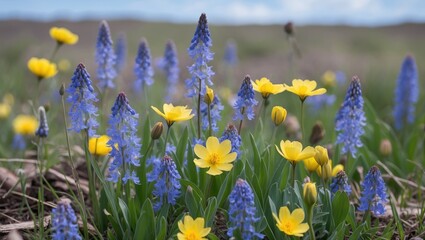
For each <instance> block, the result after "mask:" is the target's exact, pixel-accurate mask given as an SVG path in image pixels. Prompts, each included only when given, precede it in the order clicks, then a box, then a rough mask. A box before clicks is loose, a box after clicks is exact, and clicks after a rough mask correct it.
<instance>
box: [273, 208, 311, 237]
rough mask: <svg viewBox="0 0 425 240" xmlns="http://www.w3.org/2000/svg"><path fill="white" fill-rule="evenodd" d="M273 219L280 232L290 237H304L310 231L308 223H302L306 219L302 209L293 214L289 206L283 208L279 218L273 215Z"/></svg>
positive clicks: (280, 210)
mask: <svg viewBox="0 0 425 240" xmlns="http://www.w3.org/2000/svg"><path fill="white" fill-rule="evenodd" d="M273 217H274V219H275V220H276V226H277V227H278V228H279V230H280V231H282V232H284V233H285V234H286V235H288V236H296V237H302V236H303V235H304V233H305V232H307V231H308V229H309V226H308V224H307V223H302V222H303V221H304V218H305V214H304V210H303V209H302V208H297V209H295V210H294V211H293V212H292V213H291V212H290V211H289V209H288V207H287V206H285V207H281V208H280V209H279V216H277V215H276V214H275V213H273Z"/></svg>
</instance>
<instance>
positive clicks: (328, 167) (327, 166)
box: [316, 160, 344, 178]
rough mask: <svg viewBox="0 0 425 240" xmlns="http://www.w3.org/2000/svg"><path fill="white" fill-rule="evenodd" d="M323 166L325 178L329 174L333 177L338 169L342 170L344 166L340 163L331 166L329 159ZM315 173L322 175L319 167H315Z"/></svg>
mask: <svg viewBox="0 0 425 240" xmlns="http://www.w3.org/2000/svg"><path fill="white" fill-rule="evenodd" d="M324 166H325V171H326V172H325V178H326V177H327V178H329V177H330V176H332V177H335V176H336V175H337V174H338V173H339V172H340V171H344V166H343V165H342V164H337V165H336V166H335V167H333V168H332V160H329V161H328V163H327V164H325V165H324ZM316 173H317V175H319V177H322V169H321V168H320V167H319V168H317V169H316Z"/></svg>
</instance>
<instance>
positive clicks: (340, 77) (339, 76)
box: [335, 71, 347, 86]
mask: <svg viewBox="0 0 425 240" xmlns="http://www.w3.org/2000/svg"><path fill="white" fill-rule="evenodd" d="M335 79H336V84H337V86H343V85H344V84H345V83H346V82H347V77H346V76H345V73H344V72H343V71H335Z"/></svg>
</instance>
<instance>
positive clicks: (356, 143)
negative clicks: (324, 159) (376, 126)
mask: <svg viewBox="0 0 425 240" xmlns="http://www.w3.org/2000/svg"><path fill="white" fill-rule="evenodd" d="M365 125H366V117H365V113H364V111H363V97H362V89H361V86H360V80H359V78H358V77H357V76H354V77H353V79H352V81H351V84H350V86H349V87H348V89H347V94H346V95H345V99H344V103H343V104H342V106H341V108H340V109H339V111H338V113H337V115H336V118H335V130H336V131H337V132H338V136H337V139H336V143H337V144H338V143H341V144H343V147H342V150H341V153H342V154H345V153H348V152H349V153H351V155H352V156H353V157H355V155H356V153H357V148H358V147H361V146H363V143H362V142H361V140H360V137H361V136H362V135H363V134H364V129H363V128H364V126H365Z"/></svg>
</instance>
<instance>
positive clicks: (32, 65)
mask: <svg viewBox="0 0 425 240" xmlns="http://www.w3.org/2000/svg"><path fill="white" fill-rule="evenodd" d="M27 65H28V69H29V70H30V71H31V72H32V73H33V74H34V75H36V76H37V77H38V78H39V79H43V78H50V77H53V76H55V75H56V73H57V72H58V70H57V69H56V64H54V63H51V62H50V61H49V60H47V59H45V58H34V57H33V58H31V59H30V60H29V61H28V64H27Z"/></svg>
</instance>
